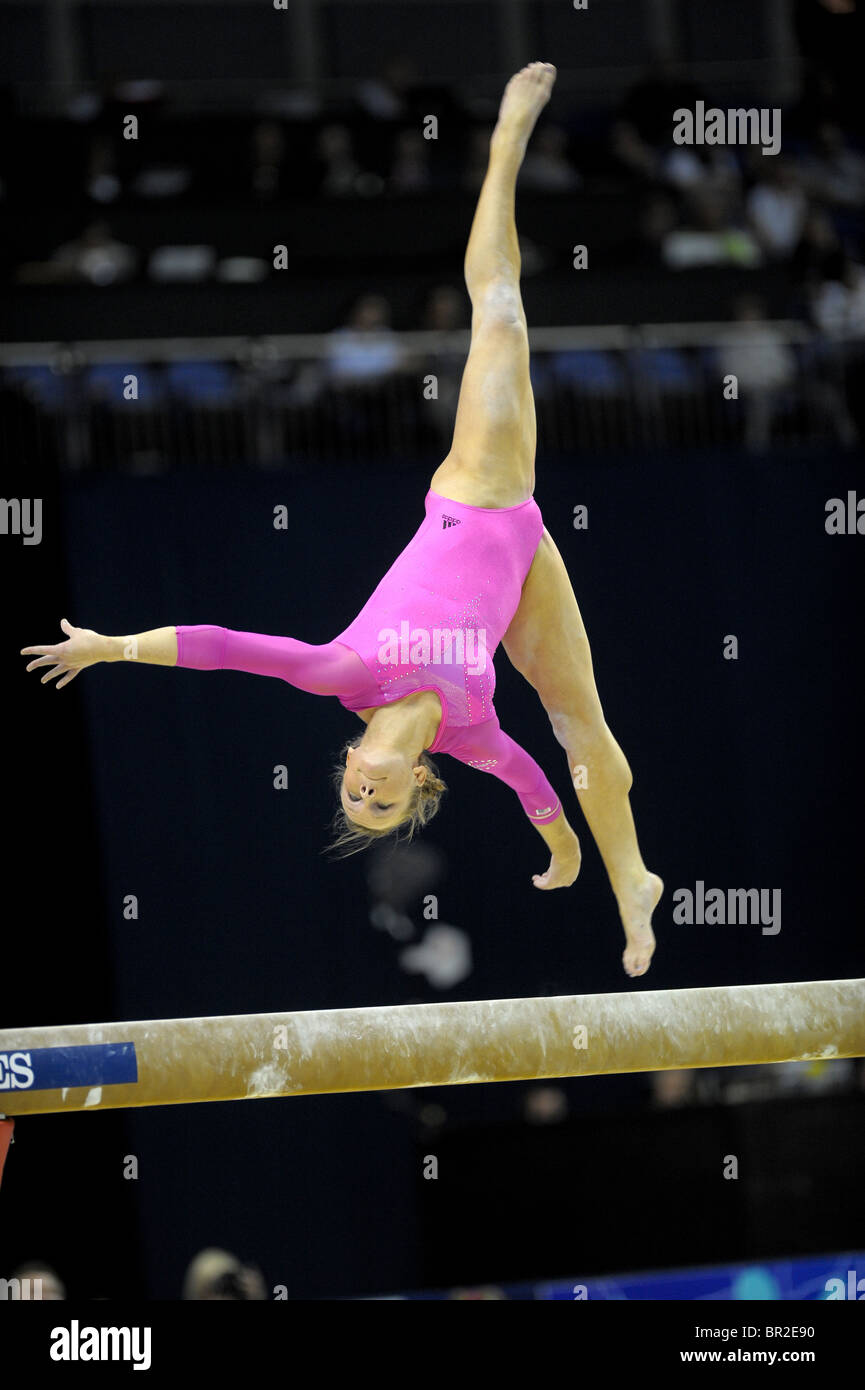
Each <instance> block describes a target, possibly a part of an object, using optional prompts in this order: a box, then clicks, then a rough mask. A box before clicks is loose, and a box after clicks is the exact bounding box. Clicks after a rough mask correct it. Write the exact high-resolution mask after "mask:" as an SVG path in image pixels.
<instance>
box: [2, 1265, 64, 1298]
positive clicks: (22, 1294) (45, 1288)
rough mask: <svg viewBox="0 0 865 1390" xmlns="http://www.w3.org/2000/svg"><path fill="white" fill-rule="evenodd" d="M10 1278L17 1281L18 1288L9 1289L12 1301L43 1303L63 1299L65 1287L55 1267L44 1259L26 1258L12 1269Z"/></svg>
mask: <svg viewBox="0 0 865 1390" xmlns="http://www.w3.org/2000/svg"><path fill="white" fill-rule="evenodd" d="M12 1278H13V1279H17V1280H18V1281H19V1286H20V1287H18V1288H14V1287H13V1289H12V1290H10V1295H9V1296H10V1298H11V1299H12V1300H13V1301H18V1300H27V1299H30V1300H31V1301H37V1300H41V1301H42V1302H43V1303H60V1302H63V1301H65V1298H66V1287H65V1285H64V1283H63V1281H62V1279H61V1278H60V1276H59V1275H58V1273H57V1271H56V1270H55V1269H52V1267H51V1265H49V1264H46V1263H45V1262H44V1260H26V1261H25V1262H24V1264H20V1265H19V1266H18V1268H17V1269H15V1270H13V1271H12Z"/></svg>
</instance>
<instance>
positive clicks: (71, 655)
mask: <svg viewBox="0 0 865 1390" xmlns="http://www.w3.org/2000/svg"><path fill="white" fill-rule="evenodd" d="M60 626H61V627H62V629H63V631H64V632H65V633H66V641H65V642H57V643H55V645H54V646H46V647H22V648H21V655H22V656H35V657H36V658H37V660H36V661H31V662H30V664H29V666H28V667H27V670H28V671H35V670H36V669H37V667H40V666H50V667H51V670H50V671H46V672H45V675H44V676H43V677H42V680H41V684H42V685H44V684H45V682H46V681H50V680H53V679H54V677H55V676H59V677H60V680H59V681H58V682H57V689H58V690H60V689H61V687H62V686H64V685H68V683H69V681H71V680H74V679H75V677H76V676H77V675H78V672H79V671H83V669H84V667H85V666H95V665H96V663H97V662H98V661H104V660H105V650H104V644H105V642H106V639H105V638H104V637H101V636H100V634H99V633H98V632H93V631H92V629H91V628H89V627H73V626H72V624H71V623H70V622H69V619H68V618H61V620H60Z"/></svg>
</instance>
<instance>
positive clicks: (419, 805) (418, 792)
mask: <svg viewBox="0 0 865 1390" xmlns="http://www.w3.org/2000/svg"><path fill="white" fill-rule="evenodd" d="M362 738H363V734H358V735H357V737H356V738H350V739H349V740H348V742H347V743H346V744H344V745H343V748H342V752H341V755H340V761H339V762H338V763H334V767H333V786H334V790H335V791H336V794H337V796H339V795H340V792H341V791H342V779H343V777H344V776H345V755H346V753H347V752H348V750H349V749H350V748H357V746H358V744H359V743H360V742H361V740H362ZM417 761H418V764H419V765H420V766H421V767H425V768H426V774H427V775H426V777H425V778H424V780H423V782H422V783H421V785H420V786H417V785H415V787H414V790H413V791H412V793H411V797H410V799H409V804H408V809H407V811H406V813H405V815H404V816H403V818H402V820H401V821H399V822H398V824H397V825H394V826H391V827H390V828H389V829H388V830H372V829H367V828H366V826H363V825H356V824H355V823H354V821H353V820H350V819H349V817H348V816H347V815H346V813H345V811H344V810H343V808H342V806H339V808H338V809H337V812H336V815H335V816H334V818H333V830H334V835H335V838H334V839H333V840H332V841H331V843H330V844H329V845H328V846H327V847H326V848H327V850H328V851H329V852H330V853H333V854H335V855H336V857H337V858H338V859H346V858H348V856H349V855H350V854H360V852H361V851H362V850H365V849H369V848H370V846H371V845H373V844H374V843H375V842H376V841H379V840H387V839H389V838H392V839H393V840H394V842H395V843H397V842H401V841H407V840H411V839H413V838H414V834H415V831H416V830H419V829H421V828H422V827H423V826H425V825H427V824H428V823H429V821H431V820H432V818H433V816H434V815H435V814H436V812H437V811H438V809H439V806H440V805H441V798H442V793H443V792H446V791H447V787H446V786H445V784H444V782H443V781H442V780H441V778H440V777H439V775H438V768H437V767H436V765H435V763H434V762H433V760H432V758H431V757H430V756H429V754H427V753H421V755H420V757H419V758H418V760H417ZM401 832H402V833H401Z"/></svg>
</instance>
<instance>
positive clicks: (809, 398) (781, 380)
mask: <svg viewBox="0 0 865 1390" xmlns="http://www.w3.org/2000/svg"><path fill="white" fill-rule="evenodd" d="M735 318H736V322H737V324H738V326H739V330H740V331H737V334H736V336H735V337H731V339H730V342H729V344H728V345H727V346H726V347H724V348H722V349H721V350H720V352H719V361H720V367H721V372H722V374H723V375H724V376H727V375H733V376H735V377H736V379H737V381H738V384H739V398H740V399H741V401H742V404H743V408H744V414H745V447H746V448H747V449H748V450H750V451H751V452H752V453H764V452H765V451H766V449H768V448H769V446H770V444H771V443H772V430H773V425H774V422H775V419H776V417H778V416H779V415H781V414H783V413H786V412H789V411H790V410H791V409H792V408H794V407H795V408H797V409H799V408H802V407H805V408H807V409H810V410H812V411H813V412H814V413H815V414H818V415H820V416H822V418H823V420H824V422H825V423H826V424H828V426H829V428H830V429H831V431H832V433H833V434H834V435H835V436H836V437H837V439H838V441H839V442H840V443H841V444H842V445H844V446H845V447H847V448H849V447H850V446H851V445H852V444H854V443H855V442H856V438H857V432H856V427H855V425H854V423H853V420H852V419H851V416H850V412H849V410H848V408H847V403H846V400H845V398H844V394H843V389H842V388H841V387H839V386H838V385H836V383H835V382H833V381H827V380H823V379H822V378H821V377H820V376H819V375H818V373H817V372H816V370H815V369H814V368H815V367H816V366H817V365H818V364H817V363H814V364H812V365H811V366H810V367H809V369H808V370H807V371H804V372H798V371H797V363H796V357H795V354H794V352H793V349H792V348H791V347H790V345H789V343H786V342H785V341H784V339H783V338H782V336H781V334H780V333H779V331H778V329H777V328H776V327H775V326H774V325H773V324H771V323H769V322H767V320H766V313H765V305H764V304H763V302H762V300H760V299H758V298H757V297H756V296H751V295H745V296H743V297H742V298H741V299H739V300H737V302H736V305H735ZM794 384H795V388H796V389H795V391H794V389H793V387H794Z"/></svg>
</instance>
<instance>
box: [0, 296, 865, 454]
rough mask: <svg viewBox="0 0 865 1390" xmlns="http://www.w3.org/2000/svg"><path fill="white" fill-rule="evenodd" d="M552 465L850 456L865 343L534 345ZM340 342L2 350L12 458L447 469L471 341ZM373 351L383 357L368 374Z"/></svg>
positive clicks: (688, 330)
mask: <svg viewBox="0 0 865 1390" xmlns="http://www.w3.org/2000/svg"><path fill="white" fill-rule="evenodd" d="M530 340H531V348H532V383H533V388H534V394H535V403H536V411H537V417H538V441H539V448H540V449H541V450H544V449H546V450H548V451H553V452H556V453H565V454H574V455H580V454H586V453H592V454H597V453H606V454H613V453H616V452H621V451H630V450H633V449H642V450H645V449H646V448H649V449H651V448H695V447H714V446H722V447H723V446H731V447H735V446H741V445H743V444H744V445H745V446H746V447H748V448H750V449H752V450H754V451H756V452H760V451H763V450H765V449H767V448H769V447H771V446H772V445H774V444H800V443H801V444H814V443H817V442H822V441H827V442H828V441H835V442H837V443H840V444H842V445H847V446H849V445H852V444H853V443H855V442H856V426H855V424H854V421H853V418H852V412H851V397H852V392H851V389H850V381H851V377H852V376H853V374H854V373H855V372H857V371H858V372H861V368H862V362H863V356H865V342H863V341H862V340H861V339H858V338H846V339H829V338H826V337H824V336H821V335H819V334H816V333H815V332H814V331H812V330H811V329H810V328H808V327H807V326H806V325H804V324H801V323H797V322H792V321H791V322H788V321H777V322H773V323H763V322H761V323H758V324H750V325H743V324H739V323H723V324H722V323H715V324H709V323H706V324H653V325H646V326H643V327H637V328H632V327H625V326H609V327H600V328H567V329H565V328H538V329H534V330H533V331H532V332H531V333H530ZM340 342H341V340H340V337H339V335H338V334H316V335H296V336H281V337H267V338H257V339H249V338H241V337H225V338H207V339H192V338H187V339H184V338H176V339H163V340H137V341H113V342H80V343H37V344H23V343H17V344H7V345H6V346H2V347H0V385H2V388H3V396H2V412H0V423H2V427H3V430H4V434H5V437H6V449H7V451H9V450H13V451H15V452H16V454H17V455H18V456H20V455H21V453H22V450H23V451H25V452H26V451H27V450H30V451H32V450H33V449H34V448H38V450H39V451H40V453H47V454H48V455H49V456H50V457H51V458H52V459H54V460H55V461H56V464H57V466H58V467H59V468H60V469H61V470H64V471H70V472H81V471H103V470H112V469H117V470H121V471H124V472H129V473H139V474H144V473H152V472H164V471H168V470H172V469H178V468H232V467H242V466H252V467H258V468H263V469H282V468H292V467H294V468H305V467H308V466H311V465H314V464H315V463H317V462H324V461H328V462H345V463H347V464H350V463H355V462H358V461H364V460H378V461H385V460H387V459H404V460H406V461H410V460H412V459H418V460H420V459H424V460H426V459H427V458H429V457H432V456H434V455H436V454H439V455H441V454H442V453H443V452H446V451H447V449H448V447H449V445H450V439H451V435H452V430H453V422H454V417H455V413H456V403H457V397H458V394H459V386H460V380H461V376H462V370H463V367H464V364H465V357H466V352H467V349H468V343H469V336H468V334H467V333H466V332H459V333H430V332H423V333H393V334H391V333H387V334H385V335H383V336H379V337H373V338H371V339H365V340H361V341H360V342H358V340H357V339H355V340H353V343H352V345H351V352H350V353H349V356H348V358H346V357H345V356H344V355H343V352H342V346H344V341H343V343H342V346H341V345H340ZM365 345H366V346H368V347H370V349H372V350H374V357H372V356H371V357H369V358H367V353H366V352H365Z"/></svg>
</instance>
